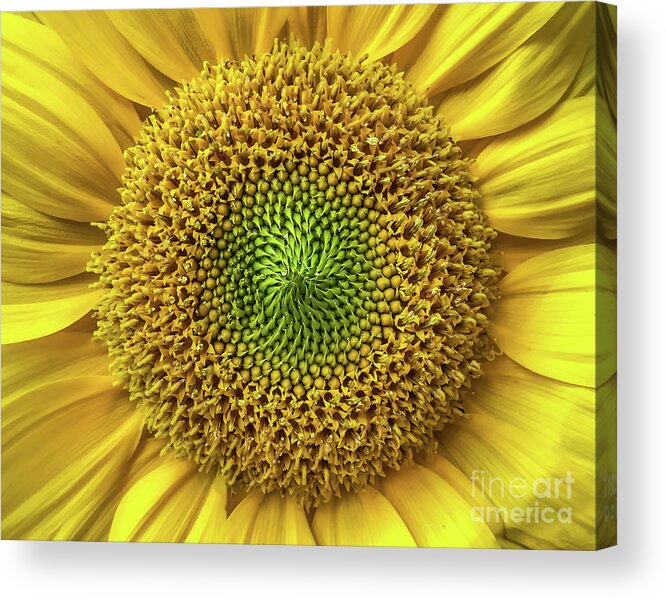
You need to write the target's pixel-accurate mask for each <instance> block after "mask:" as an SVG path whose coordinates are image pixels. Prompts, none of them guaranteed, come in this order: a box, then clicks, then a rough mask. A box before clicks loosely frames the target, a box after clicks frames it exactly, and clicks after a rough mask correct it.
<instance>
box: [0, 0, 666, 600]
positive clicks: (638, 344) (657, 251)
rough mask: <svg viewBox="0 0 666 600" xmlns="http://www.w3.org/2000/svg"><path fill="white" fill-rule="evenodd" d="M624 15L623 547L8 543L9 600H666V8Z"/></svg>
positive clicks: (646, 1)
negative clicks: (603, 599)
mask: <svg viewBox="0 0 666 600" xmlns="http://www.w3.org/2000/svg"><path fill="white" fill-rule="evenodd" d="M294 1H296V0H294ZM370 2H371V0H370ZM370 2H367V3H370ZM279 3H280V2H274V1H273V2H271V1H270V0H264V1H262V2H245V5H251V4H254V5H259V6H261V5H268V4H279ZM283 3H285V2H283ZM287 3H288V2H287ZM329 3H335V2H329ZM347 3H349V2H347ZM240 4H241V2H240V0H237V1H236V2H233V1H231V2H229V1H227V2H219V1H218V2H202V1H198V2H196V5H197V6H216V5H217V6H221V5H227V6H228V5H231V6H233V5H240ZM617 4H618V5H619V40H618V46H619V80H620V86H619V94H618V95H619V110H620V119H619V120H620V129H619V139H618V149H619V154H620V177H619V198H620V213H619V229H620V234H619V236H620V250H619V252H620V256H619V269H620V270H619V281H620V299H619V311H620V314H619V365H620V366H619V371H620V373H619V394H620V402H619V417H618V418H619V432H620V434H619V435H620V458H619V492H618V497H619V542H620V545H619V547H617V548H614V549H611V550H605V551H602V552H597V553H593V552H589V553H584V552H579V553H576V552H536V551H531V552H508V551H479V550H465V551H461V550H400V549H387V548H377V549H360V548H356V549H355V548H315V549H312V548H293V547H243V546H185V545H165V544H153V545H147V544H145V545H140V544H134V545H132V544H103V543H97V544H92V543H90V544H83V543H55V542H45V543H36V542H11V541H2V542H0V588H1V589H2V591H3V592H4V593H5V594H4V597H5V598H12V599H14V598H16V599H18V598H37V597H41V596H42V595H47V596H48V597H49V598H61V597H62V598H68V599H71V598H84V597H89V596H92V597H93V598H116V597H118V596H121V597H128V598H134V597H139V596H140V595H146V596H150V597H152V598H155V597H159V598H172V597H173V598H176V597H177V598H180V599H187V600H189V599H191V598H202V597H206V598H211V597H212V598H219V597H231V598H248V597H252V598H253V597H269V598H282V597H284V598H300V597H303V598H305V597H308V598H316V599H317V600H318V599H323V598H329V597H330V598H334V597H340V596H343V597H346V598H357V597H359V598H360V597H365V598H380V597H393V596H396V597H397V596H400V597H403V598H404V597H407V598H422V597H423V596H425V595H426V594H433V595H435V596H436V597H440V598H443V597H458V598H459V597H471V598H481V597H486V596H487V597H493V598H504V597H521V596H524V597H534V596H536V597H537V598H551V597H553V598H555V597H561V596H564V597H565V598H567V599H568V598H584V597H587V596H589V597H593V596H597V595H599V596H602V595H604V596H609V597H628V596H637V597H643V596H645V597H648V598H654V597H660V598H663V597H666V596H665V595H663V594H664V593H665V592H666V583H665V582H664V568H665V567H666V561H665V560H664V557H665V556H666V552H665V551H664V545H665V544H666V536H664V534H665V533H666V526H665V523H666V486H665V485H664V480H665V477H666V474H665V473H664V464H665V462H666V461H665V459H666V445H665V444H664V440H665V439H666V410H665V409H664V406H665V405H666V395H665V394H664V391H663V389H662V382H661V377H662V376H664V375H666V362H665V358H666V352H665V351H664V348H665V345H666V344H665V342H666V331H665V328H664V312H663V311H664V310H666V301H665V300H666V296H665V291H666V290H665V288H664V280H665V279H666V263H665V258H666V211H665V210H664V206H665V205H666V194H665V193H664V191H665V188H664V186H663V185H661V178H662V177H664V176H666V153H665V152H664V144H665V142H666V128H665V127H664V120H665V118H664V114H665V113H666V89H665V86H664V73H665V72H666V29H665V28H664V25H663V24H664V22H666V11H665V10H664V8H665V7H666V2H663V1H662V0H617ZM183 5H190V6H192V5H193V2H192V0H180V1H176V2H164V1H162V2H146V1H140V2H136V1H134V2H133V1H116V2H111V1H105V2H103V3H102V4H95V3H94V2H91V1H90V0H88V1H87V2H86V1H78V2H73V1H66V2H65V1H62V0H61V1H59V2H56V3H54V2H48V1H41V2H38V1H34V0H30V1H28V2H21V1H19V0H16V1H13V0H5V1H4V2H3V4H2V9H3V10H35V9H42V10H43V9H54V8H58V9H65V8H66V9H70V8H78V9H82V8H139V7H178V6H183Z"/></svg>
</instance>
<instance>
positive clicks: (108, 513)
mask: <svg viewBox="0 0 666 600" xmlns="http://www.w3.org/2000/svg"><path fill="white" fill-rule="evenodd" d="M162 446H163V443H162V442H160V441H158V440H156V439H154V438H150V437H145V432H144V437H142V439H141V440H140V441H139V444H138V445H137V447H136V450H135V451H134V454H133V455H132V457H131V458H130V459H129V461H128V462H127V463H126V464H125V465H123V467H122V468H121V469H120V470H119V471H118V473H117V477H116V479H115V482H114V484H113V488H112V489H111V490H110V493H109V494H108V495H107V496H106V497H105V498H104V499H103V500H102V502H101V503H100V504H99V505H97V506H96V507H94V508H92V507H91V510H90V511H89V512H88V514H87V515H86V516H83V515H81V516H79V515H73V516H72V517H70V518H69V519H67V521H65V523H63V525H62V526H61V527H60V531H59V536H60V537H61V538H62V539H63V540H82V541H94V540H105V541H106V540H108V539H109V532H110V531H111V525H112V523H113V517H114V515H115V513H116V509H117V508H118V504H119V503H120V501H121V499H122V498H123V496H124V495H125V493H126V492H127V491H128V490H129V489H130V488H131V487H132V486H133V485H134V484H135V483H136V482H137V481H139V479H141V478H142V477H143V476H144V475H146V474H147V473H149V472H150V471H151V470H153V469H154V468H155V467H156V466H157V464H159V463H161V462H163V460H164V459H163V458H162V457H161V456H160V450H161V448H162Z"/></svg>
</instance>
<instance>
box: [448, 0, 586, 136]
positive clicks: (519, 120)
mask: <svg viewBox="0 0 666 600" xmlns="http://www.w3.org/2000/svg"><path fill="white" fill-rule="evenodd" d="M592 15H593V11H592V6H591V5H590V4H588V3H586V2H583V3H575V4H565V5H564V7H563V8H562V9H560V10H559V11H558V12H557V14H556V15H555V16H554V17H553V18H552V19H550V20H549V21H548V22H547V23H546V25H545V26H544V27H543V28H541V29H540V30H539V31H537V32H536V33H535V34H534V35H533V36H532V37H531V38H529V39H528V40H527V41H526V42H525V43H524V44H523V45H522V46H520V47H519V48H518V49H516V50H515V51H514V52H513V53H512V54H510V55H509V56H507V57H506V58H505V59H504V60H503V61H501V62H500V63H499V64H498V65H497V66H495V67H493V68H492V69H491V70H489V71H487V72H486V73H484V74H483V75H480V76H479V77H477V78H475V79H473V80H472V81H469V82H468V83H466V84H463V85H460V86H458V87H455V88H453V89H451V90H449V91H448V92H446V93H445V94H444V96H443V97H442V98H441V100H440V102H439V105H438V109H437V112H438V113H439V114H440V115H441V117H442V118H443V119H444V121H446V122H447V123H449V124H450V125H451V133H452V135H454V136H455V137H456V138H459V139H462V140H470V139H477V138H481V137H486V136H491V135H498V134H500V133H505V132H507V131H511V130H512V129H515V128H516V127H520V126H521V125H524V124H525V123H528V122H529V121H531V120H533V119H536V118H537V117H539V116H541V115H542V114H543V113H545V112H546V111H547V110H549V109H550V108H552V107H553V106H554V105H555V104H556V103H557V101H558V100H559V99H560V98H561V97H562V95H563V94H564V92H565V91H566V90H567V88H568V87H569V85H570V84H571V82H572V81H573V79H574V77H575V76H576V73H577V72H578V69H579V68H580V65H581V64H582V61H583V56H584V54H585V49H586V47H587V39H588V37H589V36H590V35H591V34H592V28H593V20H592Z"/></svg>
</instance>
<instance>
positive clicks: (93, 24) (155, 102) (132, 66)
mask: <svg viewBox="0 0 666 600" xmlns="http://www.w3.org/2000/svg"><path fill="white" fill-rule="evenodd" d="M38 14H39V18H40V19H41V20H42V22H43V23H44V24H46V25H47V26H48V27H49V28H51V29H53V30H54V31H56V32H57V33H58V35H59V36H60V37H61V38H62V39H63V40H64V42H65V43H66V44H67V46H68V47H69V48H70V50H71V51H72V53H73V54H74V55H76V57H77V59H78V60H80V61H81V62H82V63H83V64H84V65H85V66H86V67H87V68H88V69H90V71H91V72H92V73H94V74H95V75H96V76H97V77H98V78H99V79H100V80H101V81H103V82H104V83H105V84H106V85H108V86H109V87H110V88H111V89H112V90H115V91H116V92H118V94H121V95H122V96H124V97H125V98H129V99H130V100H133V101H134V102H137V103H139V104H144V105H146V106H160V105H162V104H163V103H164V102H165V100H166V96H165V95H164V91H165V90H166V89H167V88H168V87H170V86H169V84H170V82H169V80H168V79H166V78H165V77H164V76H162V75H161V74H159V73H158V72H157V71H155V70H154V69H153V68H152V67H151V66H150V65H149V64H148V63H147V62H146V61H145V60H144V58H143V57H142V56H141V55H140V54H139V53H138V52H137V50H136V49H135V48H134V47H133V46H132V44H130V43H129V41H127V39H126V38H125V37H124V36H123V35H122V34H121V33H120V31H118V29H117V28H116V26H115V25H114V24H113V23H112V22H111V19H109V17H108V15H107V14H106V13H105V12H104V11H103V10H80V11H48V12H40V13H38Z"/></svg>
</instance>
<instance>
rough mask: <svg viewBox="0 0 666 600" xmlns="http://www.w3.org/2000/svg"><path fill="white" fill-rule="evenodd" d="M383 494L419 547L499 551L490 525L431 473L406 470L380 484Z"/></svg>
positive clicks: (427, 470) (411, 468) (445, 483)
mask: <svg viewBox="0 0 666 600" xmlns="http://www.w3.org/2000/svg"><path fill="white" fill-rule="evenodd" d="M380 491H381V493H382V494H383V495H384V496H386V498H387V499H388V500H389V502H391V504H393V506H394V508H395V509H396V510H397V511H398V514H399V515H400V517H401V518H402V520H403V521H404V522H405V524H406V525H407V527H408V528H409V531H410V532H411V534H412V536H413V537H414V540H415V541H416V544H417V545H418V546H420V547H424V546H425V547H434V548H497V547H498V544H497V540H496V539H495V536H494V535H493V533H492V531H491V530H490V529H489V528H488V527H487V525H486V524H485V523H484V522H483V521H481V520H475V519H474V517H473V514H472V506H470V505H469V504H468V503H467V501H466V500H465V499H464V498H463V497H462V496H460V494H458V492H456V490H455V489H454V487H453V486H451V484H449V483H448V482H446V481H444V480H443V479H442V478H440V477H438V476H437V475H435V473H433V472H432V471H430V470H429V469H426V468H424V467H421V466H419V465H411V466H404V467H402V468H401V469H400V471H398V472H396V473H391V474H390V475H389V476H388V477H386V478H385V479H382V480H381V483H380Z"/></svg>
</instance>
